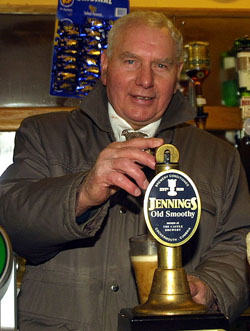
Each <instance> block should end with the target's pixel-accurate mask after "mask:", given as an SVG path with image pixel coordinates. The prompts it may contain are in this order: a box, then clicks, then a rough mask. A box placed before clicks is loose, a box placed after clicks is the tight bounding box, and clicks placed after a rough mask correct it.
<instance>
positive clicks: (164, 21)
mask: <svg viewBox="0 0 250 331" xmlns="http://www.w3.org/2000/svg"><path fill="white" fill-rule="evenodd" d="M134 23H136V24H138V23H143V24H145V25H147V26H151V27H154V28H159V29H162V28H167V29H168V30H169V32H170V35H171V37H172V38H173V40H174V41H175V45H176V59H177V61H178V62H181V61H182V59H183V37H182V34H181V32H180V31H179V30H178V29H177V28H176V27H175V26H174V24H173V23H172V21H171V20H170V19H168V18H167V17H166V16H165V15H164V14H162V13H158V12H152V11H135V12H132V13H129V14H128V15H125V16H123V17H121V18H119V19H118V20H117V21H115V23H114V25H113V27H112V28H111V30H110V32H109V34H108V48H107V56H108V57H109V58H110V57H111V56H112V54H113V51H114V48H115V45H116V43H117V41H119V35H120V34H121V33H122V32H123V29H125V28H126V27H128V26H129V25H132V24H134Z"/></svg>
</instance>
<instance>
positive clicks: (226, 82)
mask: <svg viewBox="0 0 250 331" xmlns="http://www.w3.org/2000/svg"><path fill="white" fill-rule="evenodd" d="M220 78H221V103H222V105H223V106H227V107H236V106H238V105H239V97H238V81H237V71H236V57H235V51H234V49H232V50H230V51H226V52H223V53H221V77H220Z"/></svg>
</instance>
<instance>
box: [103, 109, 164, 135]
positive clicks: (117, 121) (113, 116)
mask: <svg viewBox="0 0 250 331" xmlns="http://www.w3.org/2000/svg"><path fill="white" fill-rule="evenodd" d="M108 111H109V119H110V123H111V126H112V129H113V132H114V135H115V140H116V141H125V140H126V138H125V136H122V132H123V130H125V129H127V130H129V131H135V130H134V129H133V128H132V127H131V125H130V124H128V122H126V121H125V120H124V119H123V118H121V117H120V116H119V115H118V114H117V113H116V112H115V110H114V108H113V107H112V105H111V104H110V103H109V104H108ZM160 122H161V118H160V119H159V120H157V121H155V122H153V123H150V124H148V125H146V126H144V127H143V128H141V129H140V130H138V131H140V132H142V133H145V134H146V135H147V136H148V137H149V138H150V137H154V135H155V133H156V131H157V129H158V127H159V125H160Z"/></svg>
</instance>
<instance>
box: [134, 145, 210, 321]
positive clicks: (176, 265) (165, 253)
mask: <svg viewBox="0 0 250 331" xmlns="http://www.w3.org/2000/svg"><path fill="white" fill-rule="evenodd" d="M156 161H157V164H156V176H155V177H154V179H155V181H154V179H153V180H152V181H151V183H150V185H149V187H148V189H147V191H146V194H145V199H144V215H145V220H146V223H147V227H148V229H149V231H150V233H151V234H152V235H153V237H154V238H155V239H156V240H157V242H158V268H157V269H156V270H155V273H154V278H153V283H152V287H151V291H150V294H149V298H148V301H147V302H146V303H144V304H140V305H138V306H136V307H135V308H134V313H135V314H136V315H181V314H184V315H185V314H199V313H204V312H206V310H207V308H206V307H205V306H204V305H201V304H197V303H195V302H194V301H193V300H192V297H191V294H190V289H189V285H188V281H187V276H186V272H185V270H184V268H183V267H182V247H181V245H182V244H183V243H185V242H186V241H188V240H189V239H190V238H191V236H192V235H193V234H194V232H195V231H196V229H197V227H198V223H199V218H200V199H199V195H198V191H196V187H194V191H195V193H197V195H198V196H197V197H196V198H193V201H197V219H196V221H195V224H193V227H192V229H191V230H190V227H188V228H187V229H189V230H185V226H184V225H180V224H181V222H180V221H179V219H176V220H174V221H173V222H169V220H168V219H166V218H165V217H164V216H162V215H164V214H163V211H165V210H163V211H162V210H161V211H156V212H155V213H154V214H153V215H155V214H157V213H158V215H161V217H160V218H159V219H160V223H159V224H160V225H161V224H162V223H163V228H164V229H166V228H167V229H168V230H169V229H170V232H171V226H173V225H172V224H173V223H175V224H176V226H177V228H180V229H182V228H183V234H182V236H181V238H182V239H181V240H179V241H178V240H177V241H178V242H177V243H176V238H175V236H176V235H175V233H176V232H173V233H174V236H173V238H172V239H171V240H173V243H169V242H168V240H169V239H167V240H166V241H167V242H166V241H165V239H164V238H165V237H166V238H167V235H159V233H160V230H159V225H156V226H155V225H154V224H153V223H154V222H155V220H154V219H153V220H152V221H151V220H150V217H149V216H148V215H149V209H150V208H149V205H148V203H147V199H150V200H151V201H155V202H154V204H155V205H157V203H158V202H157V203H156V200H157V199H156V198H155V197H153V198H152V196H151V198H149V197H150V194H151V192H152V188H154V185H155V187H157V189H158V190H159V191H161V192H164V191H165V192H168V195H169V197H170V196H175V197H177V192H178V190H179V192H182V193H183V192H184V191H185V189H186V188H185V187H184V188H181V187H180V184H178V180H179V179H181V181H182V182H183V183H185V182H187V181H191V179H190V178H189V177H188V176H187V175H186V174H184V173H183V172H181V171H179V170H178V166H179V164H178V162H179V151H178V150H177V148H176V147H175V146H173V145H170V144H165V145H163V146H161V147H159V148H158V149H157V151H156ZM157 176H158V177H157ZM168 176H170V178H172V180H175V181H176V180H177V184H176V182H174V185H175V186H174V188H173V189H172V193H171V194H170V191H171V188H170V183H169V182H168V183H169V186H168V187H167V186H166V185H165V186H164V187H163V188H160V189H159V187H160V185H162V183H164V180H165V179H166V180H167V181H168V180H169V178H168ZM156 177H157V178H158V179H157V178H156ZM152 182H153V183H152ZM151 184H152V185H151ZM192 184H193V182H192V181H191V185H192ZM185 185H186V183H185ZM185 185H184V186H185ZM193 185H194V184H193ZM188 186H189V187H190V182H189V183H188ZM165 192H164V194H167V193H165ZM177 198H178V197H177ZM194 199H196V200H194ZM161 200H164V199H159V201H160V202H161ZM182 200H183V199H182ZM176 201H177V199H175V203H176ZM151 209H152V208H151ZM167 213H168V214H169V213H170V212H169V211H168V212H167ZM182 214H183V215H185V213H182ZM152 222H153V223H152ZM187 222H189V220H188V221H187ZM184 223H185V220H184ZM157 224H158V223H157ZM169 224H170V225H169ZM175 229H176V228H175ZM188 231H189V234H188V236H185V233H186V232H188ZM177 232H178V231H177ZM168 233H169V232H168ZM162 238H163V239H162Z"/></svg>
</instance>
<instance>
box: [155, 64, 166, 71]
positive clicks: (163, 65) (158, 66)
mask: <svg viewBox="0 0 250 331" xmlns="http://www.w3.org/2000/svg"><path fill="white" fill-rule="evenodd" d="M157 68H158V69H163V70H167V68H168V66H167V65H166V64H162V63H158V64H157Z"/></svg>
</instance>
